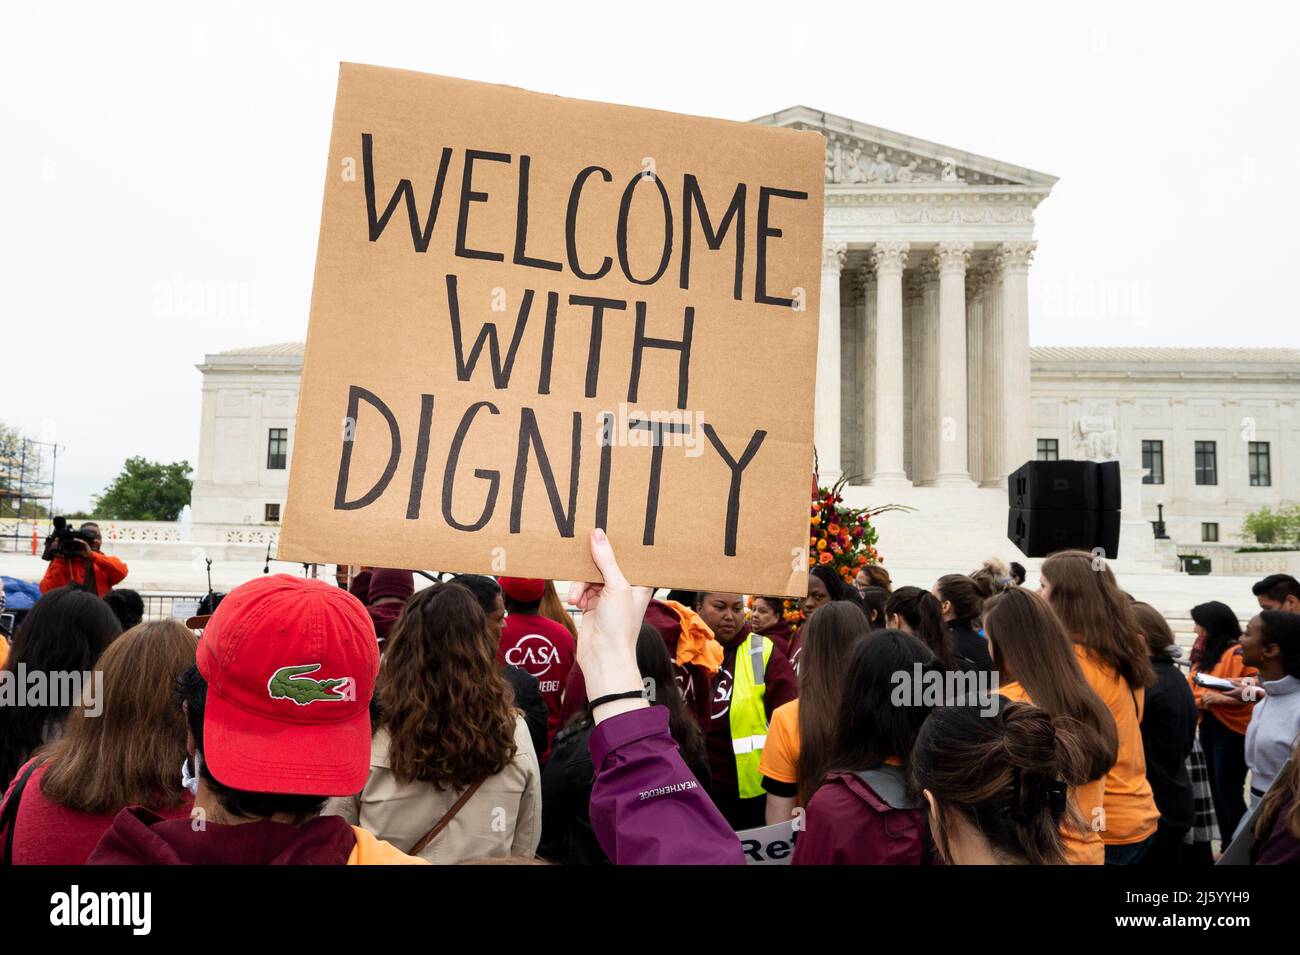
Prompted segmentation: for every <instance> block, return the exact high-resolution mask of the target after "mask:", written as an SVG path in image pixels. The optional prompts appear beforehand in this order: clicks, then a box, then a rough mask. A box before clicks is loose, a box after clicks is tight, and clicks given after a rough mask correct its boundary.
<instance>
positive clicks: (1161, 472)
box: [1142, 441, 1165, 484]
mask: <svg viewBox="0 0 1300 955" xmlns="http://www.w3.org/2000/svg"><path fill="white" fill-rule="evenodd" d="M1142 467H1143V469H1145V470H1146V472H1147V473H1146V474H1144V475H1142V483H1143V484H1164V483H1165V443H1164V442H1163V441H1143V442H1142Z"/></svg>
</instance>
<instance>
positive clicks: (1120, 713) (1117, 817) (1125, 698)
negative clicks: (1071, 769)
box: [1074, 643, 1160, 846]
mask: <svg viewBox="0 0 1300 955" xmlns="http://www.w3.org/2000/svg"><path fill="white" fill-rule="evenodd" d="M1074 652H1075V654H1076V655H1077V656H1078V657H1079V666H1080V667H1082V668H1083V676H1084V678H1085V679H1086V680H1087V681H1088V685H1089V686H1091V687H1092V688H1093V690H1094V691H1095V692H1096V694H1097V695H1098V696H1099V697H1101V700H1102V702H1103V703H1105V704H1106V707H1107V708H1108V709H1109V710H1110V712H1111V715H1112V716H1114V717H1115V729H1116V730H1117V731H1118V733H1119V755H1118V757H1117V758H1116V760H1115V765H1114V766H1112V767H1111V768H1110V772H1108V773H1107V774H1106V792H1105V796H1104V798H1103V800H1102V806H1103V809H1104V814H1103V816H1102V823H1103V829H1102V832H1101V841H1102V842H1104V843H1106V845H1108V846H1129V845H1133V844H1134V843H1138V842H1141V841H1142V840H1143V839H1145V838H1147V837H1148V836H1150V835H1151V834H1152V833H1154V832H1155V831H1156V824H1157V823H1158V822H1159V821H1160V810H1159V809H1157V808H1156V800H1155V796H1154V795H1153V794H1152V792H1151V784H1150V783H1149V782H1147V758H1146V751H1145V750H1144V749H1143V748H1142V707H1143V705H1144V704H1145V701H1146V690H1134V689H1132V688H1131V687H1130V686H1129V685H1128V683H1127V682H1126V681H1125V680H1124V678H1123V677H1121V676H1120V675H1119V674H1118V673H1117V672H1116V671H1115V670H1114V669H1113V668H1112V667H1111V666H1110V665H1109V664H1107V663H1106V661H1104V660H1102V659H1101V657H1099V656H1097V655H1096V654H1094V653H1093V652H1092V651H1091V650H1089V649H1088V648H1087V647H1084V646H1081V645H1080V644H1077V643H1076V644H1075V645H1074Z"/></svg>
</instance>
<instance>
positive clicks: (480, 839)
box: [325, 716, 542, 865]
mask: <svg viewBox="0 0 1300 955" xmlns="http://www.w3.org/2000/svg"><path fill="white" fill-rule="evenodd" d="M515 745H516V747H517V751H516V753H515V758H514V760H512V761H511V762H510V764H509V765H507V766H506V768H505V769H503V770H502V771H501V772H499V773H497V774H496V775H495V776H491V777H489V778H488V779H486V780H485V781H484V782H483V785H481V786H479V788H478V792H476V793H474V795H473V797H472V798H471V799H470V800H469V802H467V803H465V805H463V806H461V808H460V811H459V812H458V813H457V814H456V818H455V819H453V820H452V821H451V822H450V823H448V824H447V827H446V828H445V829H443V830H442V832H440V833H438V837H437V838H436V839H434V840H433V842H431V843H429V845H427V846H426V847H425V848H424V851H423V852H421V853H420V858H423V859H427V860H428V861H430V862H433V863H438V864H446V865H451V864H454V863H457V862H464V861H465V860H467V859H480V858H484V857H491V858H505V857H506V856H526V857H529V858H531V857H532V856H533V854H534V853H535V852H536V851H537V843H538V840H539V839H540V838H541V830H542V783H541V780H542V773H541V770H540V769H539V768H538V765H537V754H536V753H535V752H534V750H533V741H532V738H531V737H530V736H529V735H528V724H527V723H525V722H524V719H523V717H522V716H521V717H519V718H518V719H517V720H516V721H515ZM462 792H463V790H450V789H449V790H445V791H443V790H438V789H436V788H434V787H433V786H431V785H430V784H428V783H421V782H417V783H399V782H398V781H397V780H396V779H395V778H394V777H393V773H392V770H390V769H389V767H388V733H387V732H386V731H385V730H379V731H378V732H376V733H375V736H374V739H373V741H372V742H371V746H370V778H369V779H368V780H366V787H365V789H363V790H361V792H360V793H359V794H358V795H356V796H340V797H336V798H334V799H331V800H329V802H328V804H327V805H326V806H325V812H326V813H327V814H329V815H335V816H342V817H343V818H344V819H346V820H347V821H348V822H349V823H350V824H352V825H354V826H360V827H361V828H362V829H366V830H368V831H369V832H372V833H374V834H375V836H376V837H378V838H380V839H383V840H384V841H386V842H391V843H392V844H393V845H395V846H397V848H399V849H401V850H402V851H403V852H409V851H410V850H411V848H412V847H413V846H414V845H415V844H416V843H417V842H419V841H420V839H422V838H423V837H424V835H425V833H427V832H428V831H429V830H430V829H432V828H433V827H434V826H435V825H437V823H438V820H439V819H441V818H442V817H443V816H444V815H445V814H446V812H447V810H448V809H450V808H451V807H452V805H453V804H454V803H455V802H456V800H457V799H458V798H460V794H461V793H462Z"/></svg>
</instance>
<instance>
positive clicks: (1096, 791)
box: [983, 587, 1119, 865]
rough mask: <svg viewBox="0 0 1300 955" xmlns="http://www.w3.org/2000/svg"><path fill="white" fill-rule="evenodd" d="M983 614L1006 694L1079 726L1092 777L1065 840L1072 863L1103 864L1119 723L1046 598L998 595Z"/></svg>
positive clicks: (1067, 823)
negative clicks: (1108, 781) (1103, 825)
mask: <svg viewBox="0 0 1300 955" xmlns="http://www.w3.org/2000/svg"><path fill="white" fill-rule="evenodd" d="M983 612H984V632H985V633H986V634H987V635H988V639H989V644H990V646H991V647H992V649H993V668H994V669H995V670H997V671H998V673H999V674H1000V677H1001V685H1000V686H999V688H998V692H999V693H1000V694H1001V695H1002V696H1004V697H1006V698H1007V699H1009V700H1015V701H1019V702H1022V703H1032V704H1033V705H1034V706H1037V707H1038V708H1039V709H1041V710H1044V711H1046V712H1047V713H1049V714H1051V715H1052V716H1054V717H1064V718H1069V719H1072V720H1074V721H1075V722H1076V723H1077V726H1078V728H1077V731H1076V733H1075V736H1076V738H1077V740H1078V743H1079V747H1080V750H1081V752H1082V753H1083V755H1084V758H1085V760H1086V763H1085V766H1084V775H1085V776H1086V777H1087V778H1086V781H1085V782H1084V783H1083V784H1081V785H1078V786H1075V787H1074V788H1073V789H1072V790H1071V791H1070V802H1071V806H1072V811H1071V812H1070V813H1069V814H1068V815H1067V817H1066V818H1065V819H1064V820H1063V821H1062V823H1061V837H1062V839H1063V841H1064V846H1065V854H1066V857H1067V858H1068V859H1069V861H1070V862H1071V863H1072V864H1074V865H1101V864H1102V863H1103V862H1105V861H1106V849H1105V845H1104V843H1103V842H1102V837H1101V832H1100V829H1099V820H1102V819H1104V809H1103V808H1102V807H1103V798H1104V797H1103V794H1104V791H1105V778H1106V773H1107V772H1109V771H1110V768H1111V766H1113V765H1114V763H1115V757H1116V755H1117V753H1118V750H1119V736H1118V733H1117V731H1116V729H1115V718H1114V717H1113V716H1111V714H1110V710H1108V709H1107V708H1106V704H1105V703H1103V702H1102V701H1101V698H1100V697H1099V696H1097V694H1096V693H1095V692H1094V691H1093V689H1092V687H1091V686H1089V685H1088V681H1087V680H1086V679H1085V678H1084V675H1083V669H1082V668H1081V667H1080V665H1079V660H1078V658H1077V657H1076V656H1075V653H1074V646H1073V644H1071V642H1070V638H1069V637H1068V636H1066V634H1065V631H1064V630H1063V629H1062V628H1061V624H1060V621H1059V620H1057V618H1056V616H1055V614H1053V613H1052V609H1051V607H1049V606H1048V605H1047V602H1046V601H1045V600H1043V599H1042V598H1041V597H1039V596H1038V595H1037V594H1034V593H1032V592H1030V591H1028V590H1022V589H1021V588H1019V587H1015V588H1012V589H1010V590H1006V591H1003V592H1002V593H1000V594H994V595H993V596H992V597H991V598H989V600H988V602H987V603H985V604H984V611H983Z"/></svg>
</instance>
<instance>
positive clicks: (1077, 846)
mask: <svg viewBox="0 0 1300 955" xmlns="http://www.w3.org/2000/svg"><path fill="white" fill-rule="evenodd" d="M998 692H999V693H1000V694H1002V695H1003V696H1005V697H1006V698H1007V699H1008V700H1012V701H1014V702H1018V703H1033V702H1034V701H1033V700H1031V699H1030V698H1029V691H1028V690H1026V689H1025V688H1024V687H1023V686H1021V685H1020V684H1019V683H1014V682H1012V683H1004V684H1003V685H1002V686H1000V687H998ZM1105 791H1106V778H1105V777H1104V776H1098V777H1097V778H1096V779H1094V780H1093V781H1092V782H1089V783H1084V784H1083V785H1082V786H1074V787H1072V788H1071V789H1070V803H1071V806H1072V807H1073V809H1074V811H1075V812H1076V813H1078V815H1079V817H1080V819H1082V821H1083V825H1084V828H1083V829H1079V828H1078V826H1076V825H1074V824H1072V822H1071V821H1070V820H1069V819H1063V820H1062V821H1061V841H1062V842H1064V843H1065V856H1066V858H1067V859H1069V860H1070V865H1104V864H1105V862H1106V844H1105V843H1104V842H1102V839H1101V833H1100V832H1098V831H1097V830H1096V829H1093V828H1092V822H1093V820H1094V819H1096V818H1098V816H1099V815H1100V814H1099V813H1098V812H1097V809H1098V808H1100V807H1101V806H1102V800H1103V794H1104V793H1105ZM1102 812H1103V813H1104V812H1105V810H1104V809H1103V810H1102ZM1102 818H1104V816H1103V817H1102Z"/></svg>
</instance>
